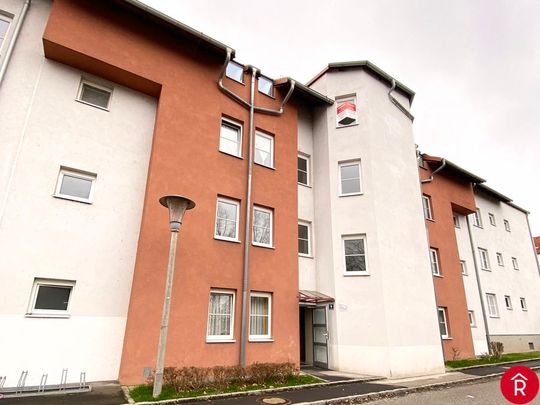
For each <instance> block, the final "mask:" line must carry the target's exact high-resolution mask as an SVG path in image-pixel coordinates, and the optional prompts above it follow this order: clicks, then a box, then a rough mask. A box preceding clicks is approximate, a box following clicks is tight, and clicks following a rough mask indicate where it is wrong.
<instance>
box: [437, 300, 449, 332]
mask: <svg viewBox="0 0 540 405" xmlns="http://www.w3.org/2000/svg"><path fill="white" fill-rule="evenodd" d="M446 311H447V309H446V308H445V307H437V313H438V314H439V313H442V314H443V318H444V322H443V324H444V329H445V331H446V333H445V334H442V333H441V330H440V328H441V321H440V320H439V317H438V316H437V321H438V323H439V333H441V338H442V339H449V338H450V333H449V332H450V331H449V330H448V317H447V313H446Z"/></svg>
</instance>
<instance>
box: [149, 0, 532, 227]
mask: <svg viewBox="0 0 540 405" xmlns="http://www.w3.org/2000/svg"><path fill="white" fill-rule="evenodd" d="M145 2H146V3H147V4H149V5H150V6H152V7H154V8H156V9H158V10H160V11H162V12H164V13H166V14H168V15H170V16H171V17H173V18H175V19H177V20H179V21H181V22H183V23H185V24H187V25H189V26H191V27H193V28H195V29H197V30H199V31H202V32H204V33H205V34H207V35H209V36H211V37H213V38H215V39H217V40H219V41H221V42H223V43H225V44H227V45H229V46H231V47H232V48H234V49H235V50H236V59H237V60H238V61H239V62H242V63H246V64H252V65H255V66H257V67H258V68H260V69H262V72H263V73H264V74H266V75H268V76H270V77H273V78H277V77H280V76H291V77H293V78H295V79H297V80H299V81H301V82H304V83H305V82H307V81H308V80H309V79H310V78H312V77H313V76H315V74H316V73H318V72H319V71H321V70H322V69H323V68H324V67H325V66H326V65H327V64H328V63H329V62H342V61H351V60H366V59H367V60H369V61H371V62H373V63H374V64H375V65H377V66H379V67H380V68H381V69H383V70H384V71H386V72H388V73H389V74H390V75H392V76H394V77H395V78H396V79H397V80H399V81H401V82H402V83H404V84H405V85H406V86H408V87H410V88H411V89H413V90H414V91H415V92H416V97H415V100H414V103H413V108H412V112H413V114H414V115H415V117H416V119H415V121H414V133H415V139H416V143H417V144H419V146H420V149H421V150H422V151H423V152H426V153H429V154H432V155H438V156H443V157H446V158H447V159H449V160H451V161H453V162H454V163H456V164H458V165H460V166H462V167H463V168H465V169H467V170H469V171H471V172H473V173H475V174H477V175H479V176H480V177H483V178H485V179H486V180H487V185H489V186H490V187H492V188H494V189H496V190H497V191H499V192H501V193H502V194H505V195H507V196H508V197H510V198H512V199H513V200H514V202H515V203H516V204H517V205H519V206H521V207H523V208H525V209H527V210H529V211H531V215H530V221H531V228H532V232H533V234H534V235H540V180H539V179H538V177H537V176H538V175H539V174H540V136H539V135H540V133H539V132H540V131H539V130H538V128H539V127H540V101H539V100H540V1H538V0H507V1H501V0H475V1H471V0H452V1H442V0H340V1H335V0H325V1H319V0H310V1H309V0H292V1H291V0H288V1H285V0H273V1H271V2H257V1H244V0H227V1H218V0H197V1H182V2H180V1H175V0H145Z"/></svg>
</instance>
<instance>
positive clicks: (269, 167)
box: [253, 161, 276, 171]
mask: <svg viewBox="0 0 540 405" xmlns="http://www.w3.org/2000/svg"><path fill="white" fill-rule="evenodd" d="M253 163H254V164H256V165H257V166H261V167H265V168H267V169H270V170H274V171H275V170H276V168H275V167H273V166H266V165H263V164H262V163H257V162H255V161H254V162H253Z"/></svg>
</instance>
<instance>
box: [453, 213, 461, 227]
mask: <svg viewBox="0 0 540 405" xmlns="http://www.w3.org/2000/svg"><path fill="white" fill-rule="evenodd" d="M453 218H454V228H461V224H460V223H459V217H458V216H457V214H453Z"/></svg>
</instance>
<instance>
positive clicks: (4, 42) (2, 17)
mask: <svg viewBox="0 0 540 405" xmlns="http://www.w3.org/2000/svg"><path fill="white" fill-rule="evenodd" d="M0 20H2V21H5V22H7V23H8V28H7V30H6V36H5V37H4V38H3V40H2V42H0V61H1V60H2V58H3V56H4V54H3V53H2V50H3V49H5V47H6V46H8V45H7V44H8V43H9V40H10V36H11V27H12V25H13V18H11V17H9V16H7V15H4V14H2V13H1V12H0Z"/></svg>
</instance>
